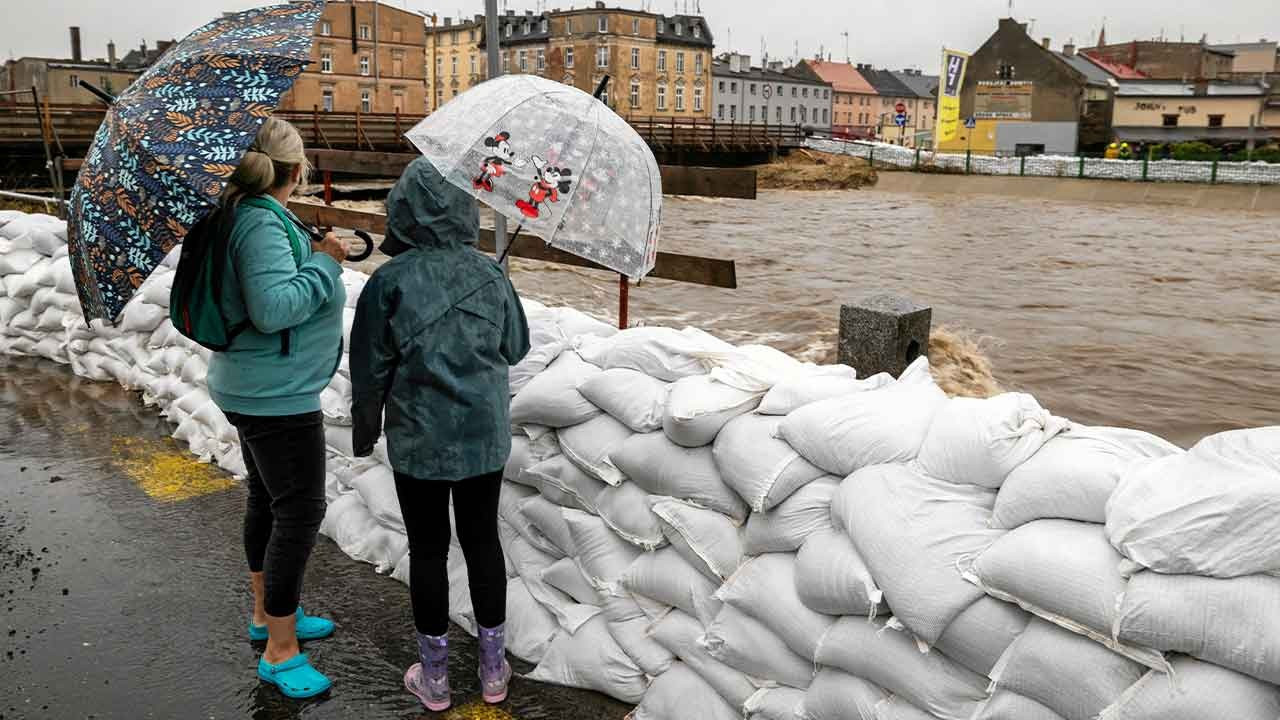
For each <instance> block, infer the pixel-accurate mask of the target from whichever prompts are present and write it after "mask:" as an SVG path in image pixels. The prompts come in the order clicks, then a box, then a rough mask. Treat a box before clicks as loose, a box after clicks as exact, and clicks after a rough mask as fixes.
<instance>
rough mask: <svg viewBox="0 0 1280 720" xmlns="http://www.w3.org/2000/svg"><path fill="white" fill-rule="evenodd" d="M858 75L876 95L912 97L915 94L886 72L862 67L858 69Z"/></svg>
mask: <svg viewBox="0 0 1280 720" xmlns="http://www.w3.org/2000/svg"><path fill="white" fill-rule="evenodd" d="M858 74H860V75H862V77H863V78H864V79H866V81H867V82H868V83H870V84H871V87H873V88H875V89H876V93H878V94H880V95H889V96H892V97H914V96H915V94H916V93H915V91H914V90H912V89H911V88H910V87H908V86H907V84H906V83H904V82H902V81H901V80H899V79H898V78H897V76H895V75H894V74H893V73H892V72H890V71H888V70H876V69H875V68H870V67H864V68H858Z"/></svg>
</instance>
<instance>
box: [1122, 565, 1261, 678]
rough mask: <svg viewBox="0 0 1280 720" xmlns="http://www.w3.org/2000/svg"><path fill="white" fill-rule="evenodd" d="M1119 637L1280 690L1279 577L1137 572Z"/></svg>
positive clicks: (1132, 580) (1131, 581)
mask: <svg viewBox="0 0 1280 720" xmlns="http://www.w3.org/2000/svg"><path fill="white" fill-rule="evenodd" d="M1115 632H1116V636H1117V637H1118V638H1119V639H1120V640H1121V642H1125V643H1130V644H1136V645H1143V646H1147V647H1153V648H1156V649H1158V650H1172V651H1175V652H1183V653H1186V654H1188V655H1194V656H1196V657H1198V658H1200V659H1201V660H1205V661H1207V662H1211V663H1214V664H1215V665H1221V666H1222V667H1225V668H1230V669H1232V670H1235V671H1237V672H1241V673H1244V674H1246V675H1250V676H1252V677H1256V678H1258V679H1259V680H1265V681H1267V682H1269V683H1274V684H1276V685H1280V578H1277V577H1273V576H1270V575H1246V576H1244V577H1238V578H1231V579H1229V580H1223V579H1219V578H1208V577H1199V576H1196V575H1162V574H1160V573H1155V572H1142V573H1138V574H1137V575H1134V576H1133V579H1131V580H1130V581H1129V586H1128V588H1127V590H1126V592H1125V595H1124V604H1123V605H1122V606H1121V608H1120V611H1119V617H1118V618H1117V619H1116V622H1115Z"/></svg>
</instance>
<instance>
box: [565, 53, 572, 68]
mask: <svg viewBox="0 0 1280 720" xmlns="http://www.w3.org/2000/svg"><path fill="white" fill-rule="evenodd" d="M564 66H565V67H566V68H572V67H573V48H565V49H564Z"/></svg>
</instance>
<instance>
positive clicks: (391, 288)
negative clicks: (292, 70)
mask: <svg viewBox="0 0 1280 720" xmlns="http://www.w3.org/2000/svg"><path fill="white" fill-rule="evenodd" d="M478 226H479V216H478V213H477V210H476V204H475V201H474V200H473V199H472V198H471V196H470V195H468V194H467V193H466V192H464V191H462V190H460V189H458V188H457V187H454V186H453V185H451V184H449V183H448V182H447V181H446V180H445V179H444V178H443V177H441V176H440V173H438V172H437V171H436V169H435V168H434V167H432V166H431V164H430V163H428V162H427V161H426V160H424V159H422V158H418V159H417V160H414V161H413V162H412V163H410V164H409V167H408V168H406V169H405V171H404V174H403V175H402V176H401V177H400V180H399V182H397V183H396V186H395V188H393V189H392V190H391V193H390V194H389V195H388V196H387V239H386V242H384V243H383V245H382V251H383V252H384V253H386V254H387V255H391V256H393V257H394V259H393V260H391V261H390V262H388V263H387V264H386V265H383V266H382V267H381V268H379V269H378V270H377V272H375V273H374V274H373V276H372V277H371V278H369V282H368V284H366V285H365V288H364V292H363V293H362V294H361V295H360V303H359V306H358V307H357V309H356V318H355V324H354V325H353V326H352V330H351V384H352V393H353V400H354V406H353V408H352V416H353V420H354V428H353V434H354V437H353V438H352V439H353V443H354V446H355V453H356V455H358V456H366V455H369V454H370V453H372V452H373V445H374V443H375V442H377V440H378V436H379V435H380V434H381V432H382V421H383V413H384V411H385V413H386V425H387V428H386V430H387V448H388V451H389V455H390V460H391V465H392V469H393V470H395V482H396V493H397V494H398V495H399V498H400V510H401V513H402V514H403V516H404V525H405V530H406V531H407V533H408V535H409V555H410V558H411V560H410V564H409V573H410V578H409V580H410V582H409V592H410V596H411V599H412V602H413V619H414V625H415V626H416V627H417V640H418V642H417V646H418V655H419V659H420V660H421V662H420V663H417V664H415V665H413V666H412V667H410V668H409V671H408V672H407V673H405V676H404V684H405V687H406V688H408V689H409V691H410V692H412V693H413V694H414V695H417V696H418V698H419V699H420V700H421V701H422V703H423V705H425V706H426V707H427V709H429V710H434V711H440V710H445V709H447V708H448V707H449V705H450V696H449V677H448V658H449V644H448V637H447V632H448V629H449V577H448V571H447V558H448V555H449V539H450V528H449V499H450V497H451V496H452V498H453V514H454V518H455V519H456V521H457V524H458V527H457V532H458V540H459V542H460V543H461V545H462V552H463V555H464V556H465V557H466V561H467V577H468V580H469V582H470V587H471V603H472V605H473V606H474V608H475V616H476V623H477V624H478V625H479V626H480V680H481V685H482V688H483V695H484V699H485V701H486V702H489V703H498V702H502V701H503V700H505V699H506V697H507V681H508V680H509V679H510V677H511V666H510V665H508V664H507V661H506V655H505V643H504V638H503V630H504V626H505V622H506V600H507V591H506V586H507V574H506V569H505V561H504V560H503V556H502V546H501V545H499V544H498V492H499V490H500V489H501V487H502V467H503V465H504V464H505V463H506V461H507V456H508V455H509V454H510V453H511V426H510V421H509V402H510V392H509V390H508V385H507V367H508V366H509V365H514V364H516V363H517V362H519V361H520V359H521V358H523V357H524V356H525V354H526V353H527V352H529V326H528V323H527V322H526V321H525V317H524V309H523V307H522V306H521V304H520V299H519V298H518V297H516V292H515V288H513V287H511V283H510V282H508V281H507V279H506V278H505V277H504V276H503V274H502V270H501V269H500V268H499V267H498V265H497V264H496V263H494V262H493V260H491V259H490V258H488V257H486V256H485V255H482V254H481V253H479V252H477V251H476V250H475V249H474V248H472V247H471V245H472V244H473V243H475V240H476V235H477V232H478Z"/></svg>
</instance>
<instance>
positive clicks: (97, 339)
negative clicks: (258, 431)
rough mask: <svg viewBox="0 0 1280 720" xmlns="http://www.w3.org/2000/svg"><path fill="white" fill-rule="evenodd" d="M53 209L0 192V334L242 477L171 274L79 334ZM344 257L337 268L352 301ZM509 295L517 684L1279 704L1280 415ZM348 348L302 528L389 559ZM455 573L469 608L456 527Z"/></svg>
mask: <svg viewBox="0 0 1280 720" xmlns="http://www.w3.org/2000/svg"><path fill="white" fill-rule="evenodd" d="M15 223H16V224H15ZM62 233H63V227H62V226H61V224H60V223H58V222H57V221H56V220H54V219H52V218H47V217H42V216H31V215H22V214H16V213H3V214H0V238H3V239H0V284H3V286H4V295H3V296H0V320H3V322H2V323H0V350H4V351H6V352H11V353H17V354H28V355H40V356H44V357H48V358H50V359H54V360H57V361H61V362H70V363H71V364H72V366H73V368H74V369H75V371H76V372H77V373H78V374H81V375H84V376H86V377H92V378H94V379H98V380H113V381H117V382H120V383H122V384H124V385H125V386H126V387H130V388H135V389H139V390H142V391H143V397H144V399H145V400H146V401H147V402H149V403H153V404H155V405H157V406H159V407H160V408H161V409H162V411H163V412H165V413H166V414H167V415H168V417H169V418H170V419H171V420H172V421H173V422H174V423H175V424H177V430H176V431H175V436H177V437H179V438H180V439H181V440H183V441H184V442H186V443H187V444H188V445H189V446H190V447H191V448H192V450H193V452H196V453H197V454H199V455H200V456H201V457H203V458H205V459H207V460H210V461H216V462H218V463H219V464H221V465H222V466H223V467H227V468H229V469H231V470H232V471H233V472H243V464H242V461H241V459H240V456H239V449H238V445H237V443H236V438H235V434H234V432H232V431H231V429H230V427H229V426H228V425H227V424H226V421H225V418H223V417H222V415H221V413H220V412H218V411H217V408H216V407H215V406H213V405H212V403H210V402H209V400H208V395H207V391H206V390H205V387H204V366H205V362H206V361H207V356H206V355H205V353H203V352H202V351H200V349H199V348H198V347H195V346H192V345H191V344H190V343H188V342H186V341H185V339H183V338H182V337H181V336H180V335H178V334H177V333H176V332H174V331H173V328H172V327H171V326H170V325H169V324H168V321H167V311H166V310H165V308H164V305H165V303H167V299H168V285H167V284H166V281H165V278H166V277H167V274H166V272H165V271H164V270H161V271H160V272H158V273H157V274H156V275H155V276H153V278H152V279H150V280H148V281H147V283H146V284H145V286H144V287H143V289H142V291H141V292H140V293H139V295H138V297H137V298H135V300H134V301H133V302H131V303H130V305H129V307H128V308H127V309H126V311H125V314H124V316H122V321H121V324H120V326H119V327H118V328H104V327H100V326H99V325H98V324H96V323H95V325H94V326H92V327H90V326H86V325H85V324H84V322H83V320H81V319H80V318H79V311H78V307H77V306H76V305H75V303H74V287H73V286H71V285H69V284H68V282H67V281H68V280H69V265H67V267H66V268H65V270H66V272H65V273H64V272H63V271H62V269H61V268H62V265H61V264H60V263H65V245H64V244H63V238H64V237H65V235H64V234H62ZM363 281H364V277H363V276H362V275H359V274H358V273H353V272H348V273H346V274H345V275H344V282H345V283H346V285H347V288H348V294H349V296H350V299H349V302H350V305H351V306H354V304H355V300H356V297H357V296H358V294H359V290H360V288H361V287H362V286H363ZM68 299H69V300H70V302H68ZM51 308H52V309H54V310H56V312H54V311H53V310H51ZM526 308H527V311H528V315H529V319H530V326H531V330H532V336H533V345H534V350H533V352H532V353H531V354H530V356H529V357H528V358H526V360H525V361H523V362H522V363H521V364H520V365H518V366H517V367H515V368H513V369H512V372H511V384H512V391H513V399H512V424H513V436H514V438H513V443H514V449H513V452H512V455H511V458H510V461H509V462H508V464H507V467H506V469H505V471H504V475H505V478H506V481H505V482H504V488H503V495H502V501H501V511H500V512H501V520H500V530H501V533H502V537H503V544H504V548H505V550H506V555H507V564H508V575H509V577H510V578H511V582H510V584H509V587H508V606H509V608H508V615H509V631H508V637H509V638H510V643H511V649H512V651H513V652H514V653H515V654H516V655H518V656H520V657H522V658H524V659H527V660H529V661H531V662H534V663H537V667H536V668H535V669H534V670H533V672H532V673H531V674H530V676H531V677H532V678H534V679H538V680H542V681H547V682H554V683H561V684H566V685H573V686H577V687H587V688H593V689H596V690H600V691H602V692H605V693H608V694H610V695H612V696H614V697H617V698H620V699H623V700H626V701H628V702H633V703H638V704H639V707H638V708H637V709H636V711H635V718H636V720H664V719H668V718H670V719H674V718H712V719H715V718H741V717H748V718H757V719H760V720H773V719H778V720H791V719H792V718H807V719H808V720H846V719H847V720H892V719H903V718H945V719H948V720H951V719H961V720H970V719H971V718H978V719H985V720H1002V719H1009V720H1015V719H1016V720H1039V719H1041V718H1043V719H1045V720H1056V719H1059V718H1061V719H1063V720H1077V719H1078V720H1088V719H1090V718H1095V717H1102V718H1105V719H1107V720H1114V719H1117V718H1125V719H1133V720H1147V719H1151V720H1154V719H1155V718H1172V719H1173V720H1182V719H1186V720H1193V719H1194V720H1211V719H1213V718H1223V720H1226V719H1227V718H1230V719H1231V720H1252V719H1254V718H1257V720H1276V718H1278V717H1280V687H1277V685H1276V683H1280V576H1278V573H1280V544H1277V543H1276V542H1275V541H1274V539H1275V538H1276V537H1280V428H1263V429H1257V430H1246V431H1238V432H1233V433H1224V434H1221V435H1216V436H1212V437H1209V438H1206V439H1205V440H1204V441H1202V442H1201V443H1200V444H1198V445H1197V446H1196V447H1195V448H1192V449H1191V450H1190V451H1183V450H1181V449H1180V448H1177V447H1175V446H1173V445H1170V444H1169V443H1166V442H1164V441H1163V440H1160V439H1159V438H1157V437H1154V436H1151V435H1148V434H1145V433H1140V432H1137V431H1130V430H1122V429H1112V428H1093V427H1083V426H1079V425H1074V424H1071V423H1069V422H1067V421H1065V420H1062V419H1059V418H1056V417H1053V416H1052V415H1050V414H1049V413H1048V412H1046V411H1045V410H1044V409H1043V408H1041V407H1040V406H1039V405H1038V404H1037V403H1036V402H1035V400H1034V399H1033V398H1031V397H1030V396H1028V395H1024V394H1018V393H1009V394H1005V395H1001V396H999V397H996V398H991V399H988V400H974V399H968V398H947V397H946V396H945V394H944V393H942V391H941V390H939V389H938V388H937V386H936V385H935V384H934V383H933V381H932V378H931V377H930V375H929V372H928V367H927V364H926V363H924V362H923V361H920V362H918V363H917V364H915V365H913V366H912V367H911V368H910V369H909V370H908V371H907V372H906V373H904V375H903V376H902V377H901V378H898V379H894V378H890V377H888V376H873V377H869V378H858V377H857V376H856V374H855V372H854V371H853V370H852V369H850V368H846V367H841V366H823V367H819V366H813V365H808V364H802V363H800V362H798V361H795V360H793V359H791V358H789V357H787V356H785V355H783V354H781V353H778V352H777V351H774V350H771V349H769V348H767V347H760V346H749V347H733V346H730V345H727V344H725V343H723V342H721V341H719V340H717V339H715V338H714V337H712V336H710V335H707V334H706V333H702V332H700V331H697V330H693V329H687V330H683V331H676V330H672V329H667V328H637V329H631V330H627V331H624V332H621V333H618V332H616V331H614V330H613V329H611V328H609V327H608V326H607V325H604V324H603V323H600V322H597V321H595V320H592V319H591V318H589V317H587V316H585V315H583V314H581V313H578V312H576V311H572V310H567V309H549V308H544V307H542V306H540V305H537V304H536V303H526ZM55 321H56V322H55ZM345 368H346V363H345V362H344V363H343V364H342V369H341V371H340V373H339V375H338V376H337V377H335V379H334V382H333V384H332V385H331V386H330V388H329V389H328V390H326V392H325V395H324V398H323V404H324V412H325V416H326V423H327V436H328V441H329V446H330V448H329V449H330V463H329V471H330V473H329V502H330V505H329V510H328V513H327V516H326V519H325V524H324V527H323V528H322V531H323V532H324V533H325V534H326V535H328V536H330V537H331V538H333V539H334V540H335V542H337V543H338V545H339V546H340V547H342V549H343V550H344V551H346V552H347V553H348V554H349V555H351V556H352V557H355V558H358V559H361V560H364V561H367V562H370V563H373V564H375V565H376V566H377V567H378V569H379V570H380V571H384V572H391V573H392V575H393V576H394V577H397V578H398V579H401V580H402V581H405V582H407V580H408V563H409V557H408V554H407V543H406V541H405V538H404V532H403V521H402V519H401V516H400V512H399V507H398V505H397V503H396V499H395V493H394V484H393V481H392V477H391V472H390V469H389V468H388V467H387V465H386V453H385V449H384V448H383V447H382V446H380V447H379V449H378V451H377V452H375V455H374V457H373V458H370V459H354V458H352V457H351V456H350V448H351V445H350V443H351V439H350V432H349V430H348V428H347V425H348V424H349V400H350V387H349V381H348V380H347V376H346V369H345ZM449 571H450V578H451V603H450V605H451V615H452V616H453V618H454V620H455V621H456V622H458V623H459V624H460V625H462V626H463V627H465V628H467V629H468V630H471V631H472V632H474V619H473V617H472V616H471V611H470V602H469V599H468V595H467V588H466V570H465V564H464V563H463V562H462V556H461V551H460V549H459V548H457V546H456V543H455V547H454V552H452V553H451V556H450V562H449Z"/></svg>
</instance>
